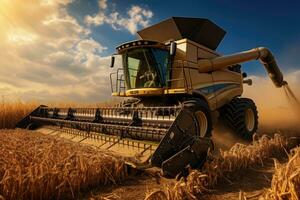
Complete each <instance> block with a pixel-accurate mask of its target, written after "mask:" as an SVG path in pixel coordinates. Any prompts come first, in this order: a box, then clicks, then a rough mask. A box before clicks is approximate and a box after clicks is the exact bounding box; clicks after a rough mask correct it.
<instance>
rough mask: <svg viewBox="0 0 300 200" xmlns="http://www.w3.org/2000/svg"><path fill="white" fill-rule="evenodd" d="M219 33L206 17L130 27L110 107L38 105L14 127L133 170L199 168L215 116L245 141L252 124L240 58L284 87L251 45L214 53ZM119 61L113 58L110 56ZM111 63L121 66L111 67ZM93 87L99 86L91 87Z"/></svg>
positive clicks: (265, 55) (261, 51) (263, 52)
mask: <svg viewBox="0 0 300 200" xmlns="http://www.w3.org/2000/svg"><path fill="white" fill-rule="evenodd" d="M224 35H225V31H224V30H223V29H222V28H220V27H219V26H217V25H216V24H214V23H213V22H211V21H210V20H208V19H202V18H182V17H172V18H170V19H167V20H165V21H163V22H160V23H158V24H155V25H153V26H150V27H148V28H145V29H143V30H140V31H138V36H139V39H138V40H135V41H131V42H127V43H124V44H121V45H120V46H118V47H117V48H116V54H114V55H113V56H112V60H111V67H115V68H116V72H115V73H112V74H110V81H111V90H112V95H113V96H116V97H123V98H124V99H125V100H124V101H122V103H120V104H119V105H116V106H114V107H98V108H50V107H47V106H40V107H38V108H37V109H36V110H34V111H33V112H32V113H31V114H29V115H28V116H27V117H25V118H24V119H23V120H22V121H20V122H19V123H18V125H17V127H19V128H28V129H34V130H37V131H40V132H43V133H45V134H49V135H57V136H61V137H64V138H67V139H70V140H72V141H75V142H79V143H84V144H89V145H93V146H94V147H96V148H100V149H104V150H108V151H112V152H114V153H116V154H119V155H122V156H124V157H125V159H126V161H127V162H128V164H131V165H132V166H134V167H137V168H147V167H152V166H156V167H160V168H162V171H163V172H164V174H166V175H169V176H172V177H174V176H176V175H177V174H179V173H181V172H182V171H184V170H185V169H186V168H188V167H192V168H195V167H201V165H202V164H203V163H204V162H205V160H206V156H207V153H208V151H209V150H212V149H213V142H212V140H211V139H210V137H211V132H212V128H213V125H214V124H215V122H216V121H217V120H224V121H225V123H226V124H227V125H228V126H229V127H231V128H232V130H234V132H236V134H238V135H239V136H240V137H243V138H245V139H250V138H252V135H253V134H254V133H255V131H256V130H257V127H258V114H257V109H256V106H255V103H254V102H253V101H252V100H251V99H248V98H242V97H241V96H242V93H243V84H249V85H251V82H252V81H251V80H250V79H246V77H247V75H246V73H243V72H242V67H241V65H240V64H241V63H244V62H247V61H251V60H260V62H261V63H262V64H263V66H264V67H265V69H266V71H267V73H268V75H269V77H270V78H271V80H272V81H273V83H274V85H275V86H276V87H282V86H283V85H285V84H286V82H285V81H284V79H283V75H282V73H281V72H280V70H279V67H278V66H277V64H276V61H275V59H274V57H273V55H272V54H271V52H270V51H269V50H268V49H266V48H264V47H259V48H254V49H251V50H248V51H244V52H239V53H236V54H233V55H225V56H223V55H220V54H219V53H217V52H216V51H215V50H216V48H217V47H218V45H219V43H220V42H221V40H222V39H223V37H224ZM117 60H118V61H119V62H115V61H117ZM115 63H121V64H119V65H118V66H114V65H115ZM98 92H99V91H98Z"/></svg>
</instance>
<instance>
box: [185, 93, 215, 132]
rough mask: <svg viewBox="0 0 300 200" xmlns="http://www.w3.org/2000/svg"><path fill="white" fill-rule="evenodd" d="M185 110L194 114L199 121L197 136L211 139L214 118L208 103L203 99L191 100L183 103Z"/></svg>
mask: <svg viewBox="0 0 300 200" xmlns="http://www.w3.org/2000/svg"><path fill="white" fill-rule="evenodd" d="M183 105H184V108H185V109H189V110H190V111H192V113H193V114H194V117H195V119H196V121H197V130H196V135H197V136H199V137H211V132H212V118H211V114H210V109H209V106H208V104H207V103H206V101H204V100H202V99H191V100H187V101H185V102H183Z"/></svg>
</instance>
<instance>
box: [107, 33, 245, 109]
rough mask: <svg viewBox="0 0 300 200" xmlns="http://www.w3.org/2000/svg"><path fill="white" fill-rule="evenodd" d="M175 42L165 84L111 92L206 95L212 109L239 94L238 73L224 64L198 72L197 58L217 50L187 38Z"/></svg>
mask: <svg viewBox="0 0 300 200" xmlns="http://www.w3.org/2000/svg"><path fill="white" fill-rule="evenodd" d="M175 42H176V44H177V47H176V55H175V56H174V58H173V61H172V66H171V71H170V77H169V80H168V81H167V87H163V88H138V89H129V90H126V92H123V93H122V92H119V93H113V94H112V95H113V96H123V97H124V96H125V97H142V96H161V95H177V94H189V95H192V96H194V95H197V96H199V95H200V96H202V97H204V98H205V99H206V101H207V102H208V104H209V107H210V109H211V110H216V109H218V108H220V107H222V106H223V105H225V104H226V103H228V102H229V101H231V100H232V99H233V98H234V97H236V96H240V95H241V94H242V92H243V83H242V80H243V78H242V76H241V73H237V72H233V71H230V70H228V69H227V68H226V67H225V68H222V69H219V70H214V71H211V72H201V66H199V60H200V61H201V60H203V59H214V58H217V57H220V55H219V54H218V53H217V52H215V51H213V50H211V49H209V48H207V47H205V46H202V45H200V44H197V43H196V42H193V41H191V40H188V39H181V40H177V41H175ZM157 48H161V46H158V47H157ZM124 50H126V49H124ZM124 50H120V52H121V51H124Z"/></svg>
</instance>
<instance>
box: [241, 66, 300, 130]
mask: <svg viewBox="0 0 300 200" xmlns="http://www.w3.org/2000/svg"><path fill="white" fill-rule="evenodd" d="M251 78H252V79H253V85H252V86H247V85H245V86H244V95H243V96H245V97H248V98H251V99H253V100H254V101H255V103H256V105H257V109H258V113H259V130H258V132H274V131H276V130H295V131H300V106H299V104H297V102H296V101H295V100H293V97H291V94H290V93H288V94H287V90H288V88H290V92H292V93H294V95H295V97H296V98H298V99H299V98H300V90H299V88H298V87H299V83H300V73H298V72H295V73H291V74H287V75H286V76H285V77H284V78H285V80H286V81H287V82H288V84H289V87H282V88H276V87H275V86H274V85H273V83H272V82H271V80H269V78H268V77H251Z"/></svg>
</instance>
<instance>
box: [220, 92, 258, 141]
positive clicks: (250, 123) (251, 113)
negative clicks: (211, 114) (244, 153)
mask: <svg viewBox="0 0 300 200" xmlns="http://www.w3.org/2000/svg"><path fill="white" fill-rule="evenodd" d="M221 117H222V118H223V119H224V121H225V124H226V125H227V126H229V128H231V129H232V130H233V131H234V132H235V133H236V134H237V135H239V136H241V137H242V138H244V139H246V140H251V139H252V136H253V134H254V133H255V132H256V131H257V127H258V112H257V108H256V105H255V103H254V102H253V101H252V100H251V99H248V98H234V99H233V100H232V101H231V102H230V103H229V104H227V105H226V106H224V108H223V109H222V111H221Z"/></svg>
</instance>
